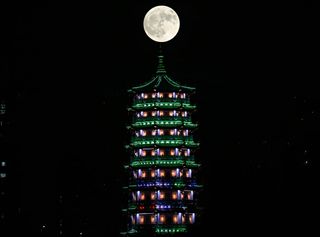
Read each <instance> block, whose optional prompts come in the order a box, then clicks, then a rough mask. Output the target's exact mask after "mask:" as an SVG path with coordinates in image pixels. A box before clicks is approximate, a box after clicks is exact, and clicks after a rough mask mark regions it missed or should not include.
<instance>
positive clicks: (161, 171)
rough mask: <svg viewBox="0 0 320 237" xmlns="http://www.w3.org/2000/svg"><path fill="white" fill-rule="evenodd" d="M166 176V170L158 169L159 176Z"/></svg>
mask: <svg viewBox="0 0 320 237" xmlns="http://www.w3.org/2000/svg"><path fill="white" fill-rule="evenodd" d="M165 176H166V172H165V171H164V170H160V177H161V178H163V177H165Z"/></svg>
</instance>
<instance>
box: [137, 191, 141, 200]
mask: <svg viewBox="0 0 320 237" xmlns="http://www.w3.org/2000/svg"><path fill="white" fill-rule="evenodd" d="M140 195H141V192H140V191H137V200H140Z"/></svg>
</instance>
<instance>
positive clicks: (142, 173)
mask: <svg viewBox="0 0 320 237" xmlns="http://www.w3.org/2000/svg"><path fill="white" fill-rule="evenodd" d="M145 177H147V172H146V171H145V170H143V171H142V172H141V178H145Z"/></svg>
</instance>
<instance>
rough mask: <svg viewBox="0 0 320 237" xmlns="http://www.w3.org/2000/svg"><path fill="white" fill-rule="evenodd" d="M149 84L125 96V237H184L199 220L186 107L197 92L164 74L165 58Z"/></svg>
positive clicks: (195, 166)
mask: <svg viewBox="0 0 320 237" xmlns="http://www.w3.org/2000/svg"><path fill="white" fill-rule="evenodd" d="M158 60H159V61H158V67H157V71H156V73H155V75H154V77H153V78H152V80H151V81H149V82H147V83H145V84H143V85H141V86H137V87H133V88H132V89H130V90H129V92H130V93H131V94H132V98H133V103H132V106H131V107H130V108H129V111H130V112H131V114H132V124H131V126H129V129H130V131H131V143H130V144H129V145H128V146H127V148H128V149H129V151H130V164H129V165H127V166H126V168H127V169H128V171H129V177H130V178H129V185H128V187H127V188H128V208H127V209H124V212H125V214H126V215H127V217H128V226H127V232H126V233H125V234H126V235H134V234H138V236H155V235H161V234H162V235H163V234H175V235H179V236H180V235H184V234H185V233H187V232H188V231H189V230H190V227H191V226H192V225H193V224H194V223H195V222H196V220H197V203H196V202H197V196H198V189H199V187H200V185H198V183H197V181H196V177H197V172H198V168H199V166H200V165H199V164H198V163H197V162H196V161H195V153H196V150H197V149H198V147H199V143H197V142H195V141H194V139H193V134H194V130H195V129H196V128H197V124H195V123H193V122H192V119H191V115H192V112H193V111H194V110H195V109H196V106H195V105H193V104H191V103H190V96H191V95H192V94H193V93H194V91H195V88H192V87H188V86H182V85H180V84H178V83H177V82H175V81H173V80H172V79H171V78H170V77H169V76H168V75H167V73H166V70H165V67H164V64H163V56H162V55H159V56H158Z"/></svg>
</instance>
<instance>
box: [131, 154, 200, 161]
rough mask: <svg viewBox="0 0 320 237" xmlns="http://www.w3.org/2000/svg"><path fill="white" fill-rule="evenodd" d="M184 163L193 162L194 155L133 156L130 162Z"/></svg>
mask: <svg viewBox="0 0 320 237" xmlns="http://www.w3.org/2000/svg"><path fill="white" fill-rule="evenodd" d="M155 160H158V161H161V160H162V161H163V160H167V161H177V160H181V161H185V160H194V155H191V156H134V157H133V158H132V160H131V161H155Z"/></svg>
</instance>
